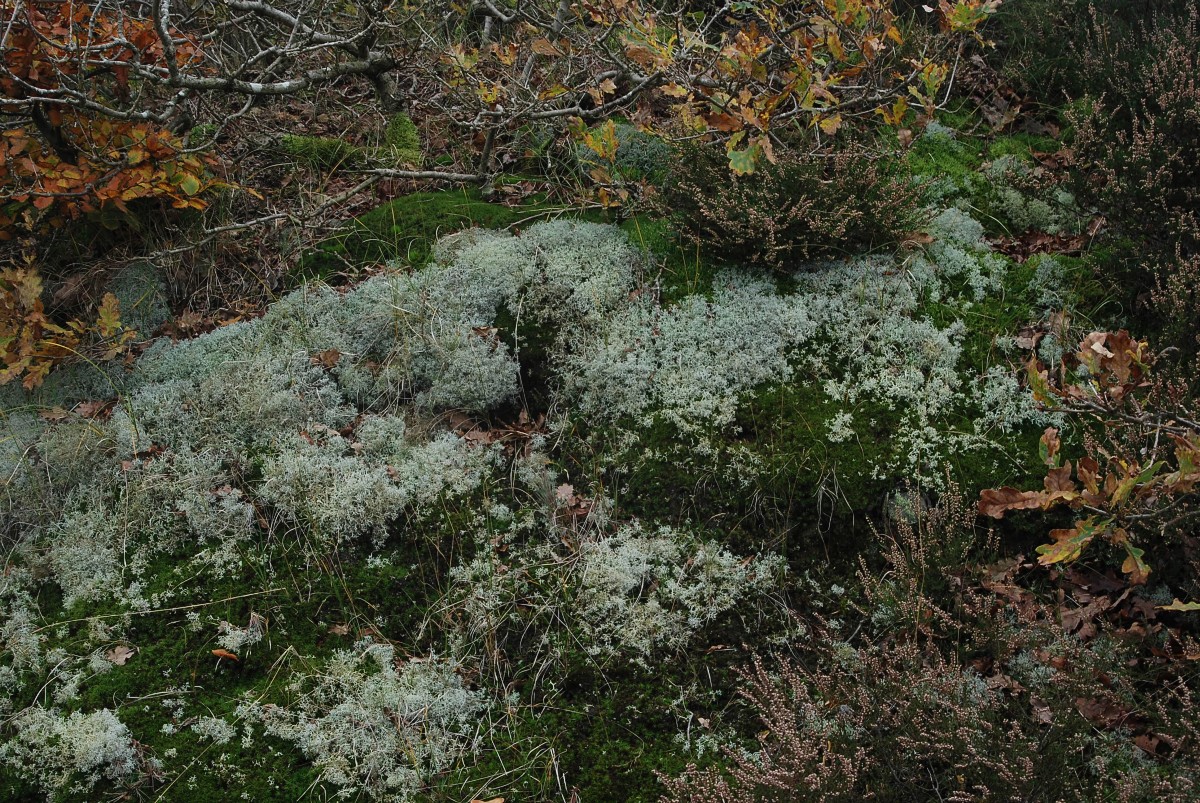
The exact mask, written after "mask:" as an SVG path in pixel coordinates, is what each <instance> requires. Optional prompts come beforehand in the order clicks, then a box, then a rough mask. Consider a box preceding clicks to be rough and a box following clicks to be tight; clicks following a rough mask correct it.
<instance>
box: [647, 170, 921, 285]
mask: <svg viewBox="0 0 1200 803" xmlns="http://www.w3.org/2000/svg"><path fill="white" fill-rule="evenodd" d="M922 199H923V189H922V187H921V186H920V184H919V183H918V182H914V181H913V180H912V179H911V177H909V176H907V175H904V174H903V172H902V171H901V170H900V169H899V168H898V167H897V166H896V165H894V164H893V163H891V162H889V161H888V160H887V159H885V158H874V157H872V156H870V155H868V154H866V153H858V152H855V151H853V150H843V151H839V152H836V153H833V154H822V155H817V156H812V157H796V156H790V155H788V156H784V155H781V156H780V157H779V159H778V163H777V164H764V165H763V166H762V167H760V168H759V169H758V170H757V171H755V172H754V173H753V174H751V175H746V176H736V177H733V178H730V177H729V176H728V175H727V174H726V173H725V165H724V164H723V162H722V161H721V160H720V159H718V158H717V157H716V156H714V155H713V154H711V153H709V152H708V151H704V150H698V149H684V150H683V151H681V152H680V153H679V154H677V155H676V157H675V159H674V161H673V169H672V172H671V174H670V175H669V176H668V178H667V182H666V185H665V187H664V190H663V204H664V206H665V208H666V209H668V210H670V213H671V214H672V215H673V216H674V217H675V218H676V220H677V221H678V223H679V225H680V228H681V230H682V231H683V232H685V233H686V234H687V235H688V236H689V237H691V238H692V239H694V240H695V241H696V242H698V243H700V244H701V245H702V246H703V247H704V248H705V249H706V250H708V251H710V252H711V253H712V254H713V255H714V256H716V257H718V258H720V259H724V260H728V261H732V262H742V263H749V264H751V265H763V266H764V267H767V268H773V269H781V270H791V269H795V268H796V267H799V265H800V264H801V263H802V262H804V261H806V260H809V259H813V258H817V257H828V256H837V255H845V254H847V253H848V252H854V251H860V250H868V249H873V248H882V247H887V246H893V245H896V244H898V243H900V242H903V241H904V239H905V236H906V235H907V234H909V233H911V232H913V231H915V230H916V229H918V228H920V227H921V225H922V223H923V222H924V220H925V209H924V203H923V200H922Z"/></svg>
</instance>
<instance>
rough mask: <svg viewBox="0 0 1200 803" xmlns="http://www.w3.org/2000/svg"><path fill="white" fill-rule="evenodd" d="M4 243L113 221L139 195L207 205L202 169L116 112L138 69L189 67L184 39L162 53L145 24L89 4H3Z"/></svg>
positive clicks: (0, 202)
mask: <svg viewBox="0 0 1200 803" xmlns="http://www.w3.org/2000/svg"><path fill="white" fill-rule="evenodd" d="M0 18H2V21H3V23H4V26H5V30H4V36H3V38H2V39H0V45H2V48H3V60H4V69H3V70H0V113H3V114H5V115H7V116H11V117H14V118H16V119H17V120H18V121H20V122H23V123H24V124H22V125H17V126H14V127H11V128H6V129H5V130H4V131H3V132H0V239H11V238H12V237H13V236H14V233H15V230H16V229H17V228H18V227H20V228H24V229H27V230H28V229H35V228H38V227H41V226H43V225H49V226H52V227H60V226H63V225H64V224H65V223H66V222H67V221H68V220H71V219H74V218H77V217H79V216H80V215H84V214H93V213H98V212H100V213H104V214H103V215H102V217H101V220H102V221H103V222H105V223H106V224H108V225H111V222H112V221H115V220H119V219H120V217H121V216H123V215H125V214H127V213H128V211H129V210H128V204H129V203H130V202H133V201H138V200H142V199H154V200H159V201H163V202H165V203H167V204H169V205H170V206H171V207H174V208H176V209H188V208H190V209H202V208H203V207H204V202H203V201H202V200H201V199H200V197H199V196H200V194H201V193H202V192H203V191H204V190H205V189H206V188H208V187H209V186H211V185H212V181H211V179H210V177H209V176H210V174H209V169H208V168H209V164H208V163H207V162H206V160H205V159H204V158H202V157H200V156H198V155H196V154H188V153H184V152H183V143H182V141H181V140H180V139H179V138H178V137H177V136H175V135H174V134H172V133H171V132H170V131H167V130H165V129H163V128H161V127H159V126H157V125H154V124H152V123H149V122H146V121H144V120H143V119H141V118H140V117H139V115H137V114H136V113H131V112H127V111H123V108H124V103H125V101H126V100H127V99H128V98H129V97H130V96H131V94H132V93H136V92H137V91H139V87H138V86H137V85H136V82H134V81H132V80H131V75H132V73H133V70H135V69H137V70H145V69H147V68H155V67H157V68H161V69H170V68H172V67H173V68H176V69H178V68H180V67H183V66H189V65H194V64H195V63H196V62H197V61H198V59H199V56H198V51H197V49H196V47H195V46H194V45H193V44H192V42H191V41H190V40H188V39H187V38H183V37H178V36H174V35H172V36H171V37H170V39H169V43H170V44H169V47H170V49H171V51H172V52H171V53H170V54H168V53H166V52H165V47H166V46H164V43H163V38H162V37H160V35H159V34H158V32H157V31H156V30H155V28H154V24H153V22H152V21H151V20H150V19H138V18H135V17H132V16H129V15H128V14H124V13H117V11H116V10H114V9H113V8H111V7H109V6H104V5H101V6H97V7H92V6H90V5H88V4H86V3H78V4H77V3H73V2H49V3H37V4H31V3H20V2H14V0H0Z"/></svg>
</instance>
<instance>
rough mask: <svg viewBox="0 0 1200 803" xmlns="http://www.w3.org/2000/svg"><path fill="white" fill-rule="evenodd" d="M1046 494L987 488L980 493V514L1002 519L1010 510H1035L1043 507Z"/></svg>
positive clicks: (1008, 488)
mask: <svg viewBox="0 0 1200 803" xmlns="http://www.w3.org/2000/svg"><path fill="white" fill-rule="evenodd" d="M1045 496H1046V495H1045V494H1044V493H1043V492H1041V491H1022V490H1020V489H1018V488H1012V487H1009V486H1005V487H1003V488H987V489H985V490H983V491H980V492H979V504H978V506H977V507H978V509H979V514H980V515H981V516H991V517H992V518H993V519H1002V518H1004V514H1005V513H1006V512H1008V511H1010V510H1033V509H1034V508H1039V507H1041V506H1042V501H1043V500H1044V499H1045Z"/></svg>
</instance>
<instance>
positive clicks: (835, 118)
mask: <svg viewBox="0 0 1200 803" xmlns="http://www.w3.org/2000/svg"><path fill="white" fill-rule="evenodd" d="M818 125H820V126H821V130H822V131H824V132H825V133H826V134H828V135H829V136H831V137H832V136H833V135H834V134H836V133H837V130H838V129H839V128H841V127H842V116H841V115H840V114H834V115H831V116H829V117H826V118H824V119H823V120H821V122H820V123H819V124H818Z"/></svg>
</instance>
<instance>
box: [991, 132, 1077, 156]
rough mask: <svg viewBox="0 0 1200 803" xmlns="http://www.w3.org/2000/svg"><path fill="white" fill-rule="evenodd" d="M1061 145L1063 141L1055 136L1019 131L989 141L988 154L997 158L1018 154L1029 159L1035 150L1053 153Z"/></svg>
mask: <svg viewBox="0 0 1200 803" xmlns="http://www.w3.org/2000/svg"><path fill="white" fill-rule="evenodd" d="M1060 147H1062V143H1060V142H1059V141H1058V140H1056V139H1054V138H1053V137H1047V136H1039V135H1037V134H1025V133H1021V132H1018V133H1015V134H1005V135H1004V136H998V137H996V138H995V139H993V140H992V141H991V142H989V143H988V145H987V156H988V158H989V159H997V158H999V157H1001V156H1016V157H1018V158H1020V159H1025V160H1028V159H1030V158H1031V154H1032V152H1033V151H1037V152H1039V153H1053V152H1055V151H1057V150H1058V149H1059V148H1060Z"/></svg>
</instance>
